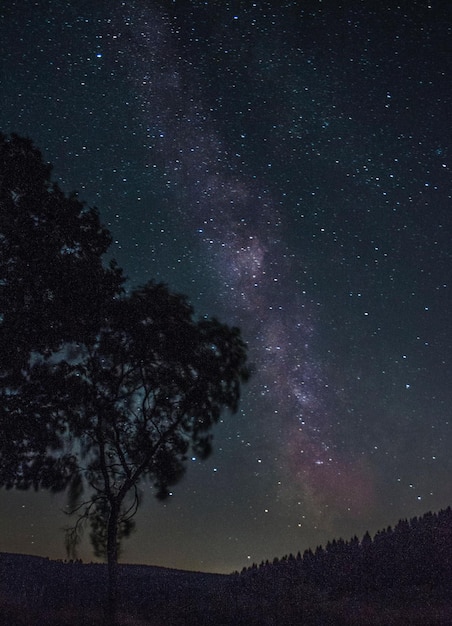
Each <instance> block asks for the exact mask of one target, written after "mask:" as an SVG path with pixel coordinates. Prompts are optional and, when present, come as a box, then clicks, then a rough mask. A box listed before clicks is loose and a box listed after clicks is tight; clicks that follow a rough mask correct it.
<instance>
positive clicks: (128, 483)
mask: <svg viewBox="0 0 452 626" xmlns="http://www.w3.org/2000/svg"><path fill="white" fill-rule="evenodd" d="M3 146H4V148H5V147H6V148H5V150H4V151H5V152H6V156H5V157H4V159H3V162H4V163H6V166H2V165H1V164H0V167H2V168H3V169H2V170H0V176H1V177H2V180H4V179H5V178H7V177H8V176H10V177H12V176H13V174H15V172H16V169H14V168H13V171H11V172H10V170H9V169H8V164H9V159H11V158H12V157H14V158H19V156H18V152H20V151H22V153H23V154H24V155H25V156H27V160H26V161H25V162H24V163H23V168H22V176H19V177H18V178H16V179H14V184H10V185H9V186H7V187H6V188H5V191H4V192H3V191H2V195H1V197H0V214H1V220H2V221H1V223H0V224H1V227H2V228H1V229H0V246H1V252H0V255H1V256H0V271H1V272H2V276H3V277H4V278H1V279H0V288H1V291H0V296H1V298H2V299H1V303H2V309H3V311H5V312H4V313H3V316H2V318H1V320H0V333H2V335H3V336H4V337H5V339H6V341H7V345H8V349H9V351H10V353H12V354H13V355H14V356H13V358H11V360H10V361H9V360H8V359H2V361H1V366H2V374H3V377H2V394H3V400H5V402H4V404H3V406H2V408H1V413H0V416H1V428H2V431H3V432H2V435H5V434H6V436H2V444H1V447H0V463H1V470H0V480H1V484H3V485H6V486H8V487H23V488H26V487H28V486H30V485H31V484H33V485H34V486H35V487H36V488H38V487H46V488H50V489H54V490H57V489H63V488H66V487H67V488H68V495H69V504H70V511H71V512H72V513H73V514H75V515H76V516H77V521H76V523H75V526H74V527H73V528H72V529H71V530H70V531H69V533H68V536H67V540H68V547H69V548H75V547H76V544H77V541H78V539H79V537H80V531H81V530H82V529H83V526H84V523H88V524H89V525H90V528H91V533H90V536H91V540H92V543H93V546H94V548H95V551H96V553H97V554H105V555H106V557H107V560H108V564H109V580H110V586H109V588H110V594H109V600H110V603H109V607H110V614H109V615H108V616H107V621H109V623H113V622H114V604H115V593H116V563H117V559H118V547H119V542H120V540H121V538H122V537H124V536H127V535H128V534H129V533H130V531H131V529H132V527H133V521H132V518H133V516H134V514H135V513H136V511H137V509H138V507H139V504H140V499H141V498H140V485H141V484H142V483H143V482H144V481H146V480H147V481H150V483H151V484H152V485H154V487H155V495H156V496H157V498H160V499H164V498H165V497H166V496H167V495H168V493H169V491H168V490H169V487H170V486H171V485H173V484H175V483H176V482H177V481H178V480H180V478H181V477H182V476H183V474H184V472H185V470H186V460H187V454H188V452H189V451H190V454H195V455H197V457H198V458H199V459H205V458H206V457H207V456H208V454H209V453H210V450H211V439H212V434H211V429H212V426H213V425H214V424H215V423H216V422H217V421H218V419H219V418H220V415H221V413H222V411H223V409H229V410H231V411H235V410H236V409H237V406H238V401H239V396H240V387H241V383H242V382H244V381H245V380H246V379H247V377H248V370H247V367H246V346H245V344H244V343H243V341H242V339H241V336H240V332H239V330H238V329H237V328H230V327H229V326H227V325H225V324H222V323H220V322H219V321H218V320H216V319H206V318H203V319H201V320H198V321H195V320H194V318H193V309H192V307H191V306H190V305H189V303H188V302H187V299H186V298H185V297H184V296H182V295H178V294H173V293H171V292H170V291H169V290H168V288H167V287H166V286H164V285H161V284H154V283H152V282H150V283H148V284H146V285H145V286H143V287H141V288H138V289H133V290H131V291H129V292H128V293H127V294H126V293H122V294H120V292H121V283H122V273H121V271H120V270H119V269H118V268H117V267H116V266H115V265H114V264H111V265H110V266H109V267H107V268H105V267H104V266H103V265H102V262H101V256H102V254H103V253H104V252H105V251H106V250H107V248H108V245H109V242H110V239H109V234H108V232H107V231H106V230H105V229H104V228H102V227H101V225H100V224H99V221H98V215H97V213H96V212H95V211H93V210H91V209H89V210H86V209H85V207H84V206H83V205H82V204H81V203H80V202H79V201H78V200H77V199H76V198H75V197H74V196H72V197H69V198H66V197H65V196H64V194H63V193H62V192H61V191H60V190H59V189H58V188H57V187H55V186H50V185H49V169H48V168H47V169H46V167H45V166H43V165H42V160H41V159H40V155H39V153H38V152H37V151H36V150H35V149H34V148H32V146H31V144H30V143H29V142H27V141H25V140H22V139H19V138H13V139H12V140H7V139H6V138H3ZM12 147H13V148H14V149H13V150H12V156H11V148H12ZM8 148H9V150H10V152H9V154H8V151H7V149H8ZM35 170H37V171H35ZM5 172H6V174H5ZM39 172H41V174H40V176H38V174H39ZM22 178H23V179H24V181H23V180H22ZM35 179H36V184H35V185H34V186H32V187H31V191H30V192H29V193H28V192H27V187H26V182H27V181H29V180H35ZM35 189H36V193H35ZM38 192H39V193H38ZM54 198H56V199H57V200H58V201H57V202H56V201H55V202H53V201H54ZM23 223H25V234H24V232H23V231H21V230H20V229H21V225H22V224H23ZM17 231H20V232H17ZM46 249H48V251H49V253H48V254H47V253H46ZM16 259H17V260H16ZM35 273H36V276H35ZM33 277H34V278H33ZM10 297H11V301H10V300H9V298H10ZM78 298H80V300H77V299H78ZM11 302H12V304H11ZM35 318H37V319H35ZM35 323H36V324H38V326H39V329H40V332H38V331H37V330H36V328H35V327H34V326H33V324H35ZM29 325H31V328H29ZM17 329H20V332H21V333H23V334H22V336H21V337H19V338H17V344H18V347H16V345H15V332H16V330H17Z"/></svg>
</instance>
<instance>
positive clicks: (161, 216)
mask: <svg viewBox="0 0 452 626" xmlns="http://www.w3.org/2000/svg"><path fill="white" fill-rule="evenodd" d="M451 10H452V9H451V7H449V8H447V3H444V2H440V1H437V0H430V1H429V0H400V1H399V2H392V1H389V0H378V1H373V0H348V1H347V0H345V1H344V2H337V1H330V0H306V1H303V2H302V1H301V0H300V1H292V2H291V1H285V0H281V1H279V2H276V1H265V0H262V1H257V0H256V2H252V1H242V2H233V1H229V0H221V1H220V0H217V1H215V0H203V1H199V0H185V1H184V0H166V1H165V0H160V1H158V0H155V1H153V0H128V1H127V2H125V1H124V2H122V1H119V0H118V1H115V2H112V1H111V0H109V1H108V2H107V0H98V1H96V2H87V1H85V0H72V1H69V2H63V1H61V2H60V1H58V0H52V1H51V0H40V1H31V0H30V1H29V2H23V1H21V2H19V1H18V0H17V1H15V0H11V1H9V2H8V3H4V6H2V8H1V9H0V41H1V42H2V43H1V48H2V54H1V59H0V61H1V70H0V80H1V94H0V103H1V107H0V130H1V131H2V132H4V133H9V132H17V133H19V134H21V135H27V136H29V137H31V138H32V139H33V141H34V142H35V144H36V145H37V146H38V147H39V148H40V149H41V150H42V152H43V154H44V156H45V159H46V160H48V161H50V162H51V163H53V165H54V171H53V174H54V179H55V180H57V181H58V182H59V183H60V185H61V186H62V187H63V188H64V189H65V190H66V191H68V192H69V191H72V190H77V191H78V192H79V196H80V198H82V199H84V200H86V201H87V202H88V203H89V204H90V205H95V206H97V207H98V208H99V210H100V213H101V218H102V220H103V222H104V223H105V224H106V225H107V226H108V228H109V229H110V230H111V232H112V234H113V238H114V243H113V245H112V248H111V250H112V255H113V256H114V257H115V258H116V259H117V260H118V262H119V264H120V265H121V266H122V267H123V268H124V270H125V273H126V274H127V276H128V277H129V281H130V285H139V284H143V283H144V282H145V281H147V280H149V279H151V278H153V279H155V280H157V281H164V282H166V283H167V284H168V285H169V286H170V288H171V289H173V290H175V291H179V292H182V293H185V294H187V295H188V297H189V299H190V301H191V302H192V304H193V305H194V307H195V310H196V312H197V314H199V315H205V314H207V315H216V316H218V317H219V318H220V319H221V320H222V321H224V322H227V323H229V324H234V325H238V326H239V327H240V328H241V329H242V333H243V336H244V338H245V340H246V341H247V342H248V344H249V358H250V362H251V363H252V365H253V370H254V375H253V378H252V380H251V381H250V382H249V383H248V384H247V385H246V387H245V388H244V390H243V396H242V401H241V406H240V411H239V412H238V413H237V414H236V415H234V416H231V415H224V419H223V420H222V422H221V423H220V424H219V425H218V426H217V428H216V429H215V439H214V454H213V455H212V457H211V458H209V460H208V461H206V462H204V463H200V462H198V461H197V460H196V459H193V460H190V462H189V468H188V471H187V474H186V477H185V478H184V480H183V481H182V482H181V483H179V484H178V485H176V486H175V488H174V491H173V495H172V497H171V498H170V499H169V501H168V502H166V503H165V504H161V503H158V502H157V501H156V500H155V499H154V498H153V497H152V493H151V490H150V488H148V487H145V489H144V503H143V505H142V507H141V509H140V512H139V514H138V517H137V526H138V530H137V532H136V533H135V534H134V535H133V536H132V538H131V539H130V540H128V541H126V542H125V543H124V546H123V547H124V553H123V557H122V560H123V561H124V562H136V563H148V564H156V565H164V566H168V567H176V568H184V569H195V570H203V571H215V572H231V571H233V570H234V569H239V570H240V569H241V568H242V567H243V566H248V565H250V564H251V563H253V562H256V563H259V562H260V561H261V560H262V559H264V560H265V559H267V558H268V559H273V557H274V556H279V557H281V556H282V555H284V554H287V553H290V552H293V553H296V552H297V551H298V550H301V551H303V550H304V549H306V548H308V547H312V548H315V547H316V546H317V545H318V544H325V543H326V541H327V540H328V539H332V538H334V537H336V538H338V537H343V538H344V539H349V538H350V537H351V536H353V535H354V534H355V533H356V534H358V536H362V534H363V533H364V532H365V530H367V529H369V530H370V531H371V533H372V532H375V531H376V530H378V529H379V528H381V527H385V526H387V525H389V524H394V523H396V522H397V521H398V519H399V518H404V517H411V516H414V515H421V514H423V513H424V512H427V511H429V510H438V509H441V508H444V507H446V506H448V505H450V504H451V503H452V456H451V454H450V449H451V445H452V409H451V407H452V384H451V374H452V324H451V322H450V319H449V318H450V310H451V305H452V275H451V274H452V248H451V242H452V215H451V211H452V207H451V196H452V184H451V172H450V158H451V155H450V143H451V130H450V111H451V103H452V91H451V87H450V77H451V59H452V50H451V43H450V42H451V41H452V39H451V26H452V19H451V18H452V13H451ZM64 505H65V500H64V496H63V495H58V496H50V495H48V494H46V493H38V494H34V493H21V492H4V491H2V492H0V551H9V552H25V553H30V554H40V555H43V556H50V557H52V558H64V556H65V553H64V533H63V531H62V530H61V529H62V527H64V526H66V525H68V523H69V520H68V519H67V518H66V517H65V515H64V514H63V513H62V512H61V510H62V509H64ZM81 556H82V557H83V558H84V559H86V560H88V561H89V560H91V559H92V556H91V553H90V547H89V545H88V544H86V545H85V546H83V547H82V550H81Z"/></svg>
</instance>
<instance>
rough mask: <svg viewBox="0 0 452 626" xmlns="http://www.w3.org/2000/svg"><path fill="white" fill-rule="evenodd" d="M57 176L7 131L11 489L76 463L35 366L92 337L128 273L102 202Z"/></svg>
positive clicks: (5, 445)
mask: <svg viewBox="0 0 452 626" xmlns="http://www.w3.org/2000/svg"><path fill="white" fill-rule="evenodd" d="M50 174H51V167H50V165H48V164H46V163H45V162H44V161H43V158H42V155H41V153H40V152H39V150H37V149H36V148H35V147H34V146H33V144H32V142H31V141H30V140H29V139H25V138H22V137H19V136H17V135H12V136H11V137H6V136H4V135H2V134H0V345H1V346H2V350H1V352H0V380H1V385H0V423H1V431H2V436H1V438H0V486H1V485H3V486H5V487H6V488H11V487H17V488H20V489H26V488H28V487H30V486H34V487H35V488H38V487H43V488H47V489H52V490H54V491H56V490H61V489H64V488H65V487H66V486H67V484H68V480H69V479H70V477H71V476H72V474H73V471H74V467H75V466H74V459H73V458H72V456H71V455H69V454H66V453H65V452H64V450H63V451H62V450H61V447H60V443H61V440H60V434H61V429H62V428H63V429H64V426H63V423H62V420H61V415H57V414H56V412H51V411H47V419H46V420H44V419H43V416H42V412H41V406H40V402H44V398H43V396H44V395H45V391H46V389H45V387H46V383H45V382H43V383H42V386H40V387H39V388H37V387H36V384H34V383H32V384H30V380H29V373H30V369H31V367H32V366H33V364H34V363H35V362H36V359H37V358H38V356H39V355H40V357H42V358H46V359H49V358H50V356H51V355H53V354H55V353H57V352H58V351H59V350H60V349H62V347H63V346H64V345H66V344H67V343H68V342H78V341H85V340H87V339H89V338H92V337H94V336H95V334H96V332H97V329H98V327H99V324H100V321H101V320H102V318H103V317H104V314H105V307H108V306H109V303H110V302H111V301H112V300H113V299H114V298H115V297H117V296H118V295H119V293H120V292H121V291H122V283H123V280H124V279H123V276H122V272H121V270H120V269H119V268H118V267H117V266H116V264H115V263H114V262H113V261H112V262H110V263H109V264H108V265H107V266H106V265H104V263H103V262H102V257H103V255H104V254H105V253H106V251H107V250H108V247H109V245H110V242H111V237H110V234H109V232H108V231H107V230H106V229H105V228H104V227H103V226H102V225H101V223H100V221H99V215H98V213H97V210H96V209H94V208H87V207H86V206H85V205H84V204H83V203H82V202H80V201H79V200H78V199H77V197H76V195H75V194H72V195H70V196H66V195H65V194H64V193H63V192H62V191H61V189H60V188H59V187H58V185H56V184H55V183H51V181H50ZM47 391H51V389H49V388H48V385H47ZM47 396H48V394H47ZM45 402H47V403H48V402H49V397H47V399H46V400H45ZM27 403H29V408H28V409H27V410H24V408H23V407H26V406H27Z"/></svg>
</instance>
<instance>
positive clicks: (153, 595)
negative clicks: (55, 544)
mask: <svg viewBox="0 0 452 626" xmlns="http://www.w3.org/2000/svg"><path fill="white" fill-rule="evenodd" d="M107 578H108V577H107V571H106V566H105V565H103V564H98V563H97V564H82V563H81V562H77V561H74V562H65V563H63V562H57V561H50V560H48V559H43V558H40V557H29V556H25V555H11V554H0V607H1V611H0V625H1V626H6V625H8V626H13V625H16V626H23V625H25V624H26V625H28V626H29V625H30V624H43V623H45V624H47V625H48V626H57V625H58V626H65V625H67V626H69V625H70V624H77V625H78V624H80V625H88V624H89V625H93V626H96V625H98V624H101V623H102V619H103V618H102V600H103V597H104V594H105V593H106V587H107ZM451 581H452V510H451V508H450V507H448V508H447V509H444V510H441V511H439V512H438V513H431V512H428V513H426V514H425V515H424V516H422V517H414V518H412V519H410V520H407V519H403V520H400V521H399V522H398V523H397V524H396V525H395V526H394V528H391V527H388V528H386V529H383V530H380V531H379V532H377V533H376V534H375V535H374V536H373V537H371V536H370V534H369V533H368V532H367V533H365V535H364V536H363V537H362V538H361V539H358V538H357V537H356V536H355V537H353V538H352V539H350V540H349V541H344V540H342V539H333V540H331V541H329V542H328V543H327V544H326V546H324V547H322V546H318V547H317V549H316V550H315V551H312V550H309V549H308V550H306V551H305V552H304V553H303V554H301V553H300V552H299V553H298V554H296V555H292V554H289V555H286V556H283V557H281V558H275V559H274V560H273V561H271V562H270V561H265V562H262V563H261V564H260V565H257V564H253V565H252V566H251V567H248V568H244V569H243V570H242V572H241V573H238V572H234V573H232V574H230V575H224V574H208V573H200V572H184V571H180V570H171V569H165V568H160V567H151V566H142V565H120V566H119V577H118V594H119V598H118V601H119V606H120V611H119V615H118V622H119V624H136V625H142V626H144V625H145V624H149V625H155V624H171V625H172V626H179V625H180V626H182V625H186V626H187V625H192V626H196V625H201V626H202V625H205V626H207V625H213V624H215V625H223V626H235V625H239V624H242V625H245V624H249V625H251V626H261V625H276V624H278V625H280V624H281V625H287V626H291V625H294V624H303V625H307V626H310V625H318V626H320V625H325V624H328V625H329V624H331V625H336V624H337V625H342V626H346V625H357V626H358V625H363V624H366V625H367V624H372V625H373V624H375V625H377V624H379V625H381V626H383V625H386V626H390V625H403V624H425V625H429V626H433V625H440V624H442V625H446V624H450V623H451V618H452V595H451V592H452V582H451Z"/></svg>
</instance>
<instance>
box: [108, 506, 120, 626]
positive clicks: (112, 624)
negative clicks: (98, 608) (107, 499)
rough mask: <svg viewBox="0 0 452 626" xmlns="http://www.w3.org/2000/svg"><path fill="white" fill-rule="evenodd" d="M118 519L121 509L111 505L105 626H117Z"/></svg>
mask: <svg viewBox="0 0 452 626" xmlns="http://www.w3.org/2000/svg"><path fill="white" fill-rule="evenodd" d="M118 517H119V507H118V505H117V504H116V503H113V504H112V503H110V515H109V517H108V525H107V564H108V565H107V567H108V594H107V606H106V610H105V626H116V624H117V615H116V609H117V594H118V543H117V542H118Z"/></svg>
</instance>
